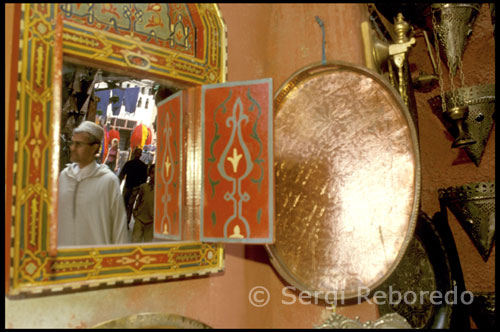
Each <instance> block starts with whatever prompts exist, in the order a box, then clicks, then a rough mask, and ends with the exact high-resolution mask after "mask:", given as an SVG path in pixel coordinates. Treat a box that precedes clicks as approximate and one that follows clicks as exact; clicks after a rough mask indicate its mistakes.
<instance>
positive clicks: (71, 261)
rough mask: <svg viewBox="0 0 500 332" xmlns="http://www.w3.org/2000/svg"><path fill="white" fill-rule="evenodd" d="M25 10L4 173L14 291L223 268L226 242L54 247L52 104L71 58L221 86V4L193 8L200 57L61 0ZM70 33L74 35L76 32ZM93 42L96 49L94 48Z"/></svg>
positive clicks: (9, 288) (9, 287) (10, 289)
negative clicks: (70, 12)
mask: <svg viewBox="0 0 500 332" xmlns="http://www.w3.org/2000/svg"><path fill="white" fill-rule="evenodd" d="M18 6H21V10H20V11H19V10H18V12H20V22H21V23H20V30H19V37H20V38H19V40H20V43H19V53H18V54H19V59H18V74H17V75H16V76H15V79H14V75H13V77H12V81H11V86H12V87H16V89H17V91H16V92H17V98H16V100H15V105H14V103H12V104H13V105H12V107H11V108H10V109H8V110H7V112H9V115H10V116H9V122H11V123H12V122H14V129H13V130H12V129H11V131H13V132H12V133H11V134H12V135H9V137H8V139H7V142H6V150H7V160H12V161H13V167H12V169H10V168H7V170H6V178H7V179H12V181H10V180H9V181H8V182H7V185H8V186H7V190H6V191H7V194H6V198H7V200H6V206H11V209H10V210H11V213H10V215H8V216H7V215H6V217H7V218H8V219H9V221H8V222H7V223H6V234H10V238H7V237H6V253H7V254H6V258H8V259H7V261H6V262H7V265H6V277H7V279H8V282H7V281H6V293H7V294H8V295H18V294H32V293H40V292H48V293H50V292H55V291H61V290H66V289H71V290H77V289H82V288H85V287H97V286H101V285H108V286H109V285H115V284H130V283H138V282H148V281H154V280H165V279H168V278H176V277H181V276H191V275H196V274H206V273H212V272H216V271H221V270H222V269H223V265H224V250H223V247H222V246H221V245H219V244H205V243H200V242H189V243H179V242H177V243H168V244H167V243H165V244H162V243H156V244H142V245H127V246H110V247H92V248H75V249H67V248H65V249H58V248H57V247H56V246H55V243H56V232H55V229H56V228H55V227H56V221H55V220H57V211H56V209H55V207H56V206H57V202H56V200H57V175H58V174H57V171H55V170H56V169H57V165H58V155H59V152H58V144H57V142H58V134H59V117H60V116H59V115H58V114H57V113H56V112H54V110H58V109H60V88H61V67H62V56H63V54H64V55H65V56H66V55H74V56H78V57H79V58H81V59H83V60H85V61H86V62H87V63H90V64H94V65H99V64H101V65H102V64H109V65H113V66H116V67H120V68H126V69H129V68H130V67H133V65H131V64H130V63H132V64H135V65H137V66H139V67H138V68H135V69H136V71H138V72H142V73H146V74H148V75H149V74H154V75H155V76H162V77H165V78H167V79H172V80H177V81H179V82H183V83H187V84H190V83H191V84H193V83H194V84H195V85H197V84H202V83H211V82H223V81H225V76H226V74H225V73H226V69H225V65H226V62H225V54H226V47H225V28H224V24H223V22H222V19H221V17H220V14H219V12H218V9H217V7H216V5H208V4H202V5H196V6H192V5H189V8H190V9H191V10H197V11H198V13H199V17H200V22H201V23H202V26H200V27H196V28H199V29H200V31H203V34H204V36H205V39H204V40H205V41H206V42H205V43H204V45H203V49H204V50H205V53H203V56H202V57H201V59H199V58H196V57H190V56H188V55H183V54H179V53H176V52H175V50H161V49H160V48H155V47H154V46H149V45H145V44H144V43H143V42H141V41H140V40H138V41H134V40H126V39H125V38H122V37H120V36H118V37H114V38H112V37H111V36H108V35H107V34H106V33H105V32H99V31H98V30H95V29H92V28H89V27H86V26H78V24H77V23H74V22H69V21H67V22H65V21H64V17H63V16H62V15H61V12H60V7H59V5H56V4H22V5H18ZM18 8H19V7H18ZM16 31H17V30H16ZM214 34H215V35H214ZM70 35H71V36H73V37H71V38H68V36H70ZM74 37H76V38H74ZM80 37H81V39H79V38H80ZM83 37H85V38H83ZM89 42H90V43H91V44H92V43H93V44H92V45H93V46H92V47H89V46H88V45H87V44H86V43H89ZM95 43H98V44H95ZM99 43H101V44H99ZM99 45H102V47H99ZM15 46H17V45H15ZM92 52H93V53H92ZM13 54H17V49H16V50H14V51H13ZM134 54H136V55H137V56H138V57H139V58H141V59H142V58H144V59H145V61H146V62H147V61H149V64H150V65H149V67H144V66H142V67H141V62H140V61H137V62H136V61H135V60H134V56H135V55H134ZM127 55H129V56H130V57H129V58H128V60H129V61H130V63H128V62H127V60H126V59H125V57H126V56H127ZM117 58H118V59H119V60H117ZM162 61H163V62H162Z"/></svg>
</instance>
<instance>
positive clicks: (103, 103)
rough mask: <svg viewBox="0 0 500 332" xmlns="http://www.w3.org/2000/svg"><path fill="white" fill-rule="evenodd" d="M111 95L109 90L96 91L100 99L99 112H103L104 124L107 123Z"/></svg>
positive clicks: (98, 103)
mask: <svg viewBox="0 0 500 332" xmlns="http://www.w3.org/2000/svg"><path fill="white" fill-rule="evenodd" d="M110 93H111V91H110V90H109V89H106V90H96V91H95V94H96V96H97V97H98V98H99V101H98V102H97V111H101V117H102V118H103V122H104V123H106V118H107V113H108V105H109V97H110Z"/></svg>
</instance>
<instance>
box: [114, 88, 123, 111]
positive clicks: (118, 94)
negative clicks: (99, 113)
mask: <svg viewBox="0 0 500 332" xmlns="http://www.w3.org/2000/svg"><path fill="white" fill-rule="evenodd" d="M124 93H125V90H124V89H120V88H115V89H113V97H118V100H115V101H113V105H112V106H111V108H112V110H113V115H118V114H120V110H121V108H122V104H123V95H124Z"/></svg>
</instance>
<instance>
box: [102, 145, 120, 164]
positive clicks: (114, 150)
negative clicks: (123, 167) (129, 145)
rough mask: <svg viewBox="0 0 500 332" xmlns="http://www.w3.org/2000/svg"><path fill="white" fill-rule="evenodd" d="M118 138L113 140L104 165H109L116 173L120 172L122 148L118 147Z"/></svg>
mask: <svg viewBox="0 0 500 332" xmlns="http://www.w3.org/2000/svg"><path fill="white" fill-rule="evenodd" d="M118 142H119V141H118V138H113V140H112V141H111V147H110V148H109V149H108V153H107V155H106V159H104V163H105V164H106V165H108V167H109V169H110V170H111V171H113V172H114V173H116V171H117V170H118V157H119V156H120V148H119V147H118Z"/></svg>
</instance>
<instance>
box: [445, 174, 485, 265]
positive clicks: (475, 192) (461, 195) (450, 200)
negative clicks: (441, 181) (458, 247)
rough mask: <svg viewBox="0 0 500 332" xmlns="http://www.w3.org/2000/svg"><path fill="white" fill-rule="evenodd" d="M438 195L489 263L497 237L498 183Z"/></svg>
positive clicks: (462, 187) (477, 184) (478, 185)
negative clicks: (496, 204)
mask: <svg viewBox="0 0 500 332" xmlns="http://www.w3.org/2000/svg"><path fill="white" fill-rule="evenodd" d="M438 192H439V200H440V201H441V203H443V204H444V205H445V206H447V207H448V208H449V209H450V210H451V212H452V213H453V214H454V215H455V217H456V218H457V219H458V221H459V222H460V224H461V225H462V227H463V228H464V230H465V231H466V232H467V234H468V235H469V237H470V238H471V239H472V242H473V243H474V245H475V246H476V249H477V250H478V251H479V253H480V254H481V256H482V257H483V259H484V260H485V261H487V260H488V257H489V255H490V253H491V249H492V247H493V241H494V236H495V183H494V182H478V183H470V184H465V185H463V186H458V187H449V188H447V189H439V191H438Z"/></svg>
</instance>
